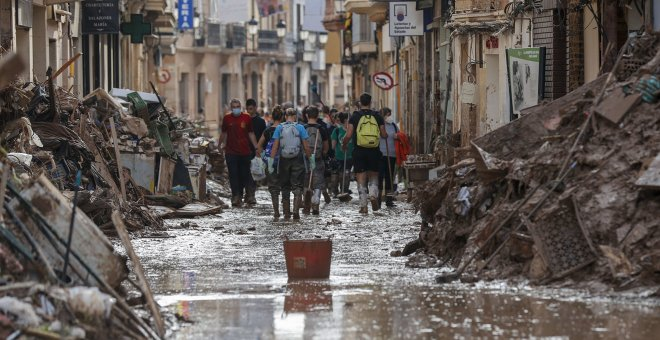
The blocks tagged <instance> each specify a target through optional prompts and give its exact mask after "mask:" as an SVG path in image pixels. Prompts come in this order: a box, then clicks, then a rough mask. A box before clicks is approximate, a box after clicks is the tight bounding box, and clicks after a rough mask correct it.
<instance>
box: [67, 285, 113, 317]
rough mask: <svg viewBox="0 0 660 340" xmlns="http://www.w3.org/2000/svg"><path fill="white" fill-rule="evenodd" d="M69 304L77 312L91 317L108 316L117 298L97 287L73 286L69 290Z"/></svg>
mask: <svg viewBox="0 0 660 340" xmlns="http://www.w3.org/2000/svg"><path fill="white" fill-rule="evenodd" d="M68 291H69V297H68V302H69V306H70V307H71V309H72V310H73V311H74V312H75V313H79V314H82V315H85V316H87V317H90V318H100V317H103V318H106V319H107V318H108V317H110V312H111V311H112V306H113V305H114V304H115V302H116V301H115V299H114V298H113V297H111V296H110V295H108V294H105V293H102V292H101V291H100V290H99V289H98V288H96V287H73V288H70V289H69V290H68Z"/></svg>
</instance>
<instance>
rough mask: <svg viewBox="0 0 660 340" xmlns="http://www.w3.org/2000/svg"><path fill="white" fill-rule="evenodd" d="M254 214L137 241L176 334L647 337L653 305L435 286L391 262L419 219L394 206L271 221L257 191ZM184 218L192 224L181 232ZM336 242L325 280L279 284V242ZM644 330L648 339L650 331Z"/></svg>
mask: <svg viewBox="0 0 660 340" xmlns="http://www.w3.org/2000/svg"><path fill="white" fill-rule="evenodd" d="M258 200H259V203H260V204H259V205H258V206H257V207H255V208H243V209H228V210H226V211H225V212H223V213H222V214H219V215H215V216H211V217H205V218H198V219H186V220H169V221H167V224H168V226H170V228H171V229H170V231H169V234H170V235H172V236H173V237H172V238H164V239H154V238H145V239H135V240H134V245H135V248H136V251H137V252H138V255H139V256H140V257H141V259H142V263H143V265H144V267H145V270H146V272H147V274H148V276H149V278H150V280H151V284H152V287H153V290H154V293H155V294H156V298H157V301H158V302H159V303H160V304H161V306H164V307H165V308H168V309H169V310H171V311H172V312H175V313H177V314H178V315H180V316H181V318H183V319H186V320H188V321H190V322H183V323H181V324H180V327H179V329H176V330H175V332H173V334H172V337H173V338H176V339H410V338H416V339H438V338H441V339H444V338H450V339H453V338H474V337H478V338H546V337H552V338H558V339H562V338H566V339H568V338H574V339H653V338H656V336H657V334H660V322H658V320H660V305H659V304H658V303H657V300H644V299H641V298H638V299H630V298H623V297H619V298H609V299H603V298H590V297H588V296H584V295H580V297H576V292H574V291H568V290H555V291H550V290H539V289H534V288H530V287H527V286H524V285H522V286H516V287H514V286H510V285H506V284H504V283H501V282H490V283H488V284H476V285H475V284H473V285H465V284H459V283H456V284H449V285H438V284H435V283H434V277H435V276H436V275H437V274H438V272H439V269H438V268H433V269H414V268H407V267H406V266H405V263H406V261H407V258H405V257H391V256H390V253H391V252H392V251H393V250H400V249H402V248H403V246H404V245H405V244H406V243H407V242H408V241H411V240H412V239H414V238H415V237H416V235H417V233H418V231H419V222H418V221H419V217H418V216H416V215H415V214H414V211H413V210H412V207H410V206H409V205H407V204H405V203H401V202H397V203H398V206H397V207H396V208H392V209H385V208H384V209H382V210H381V211H379V212H376V214H375V215H372V214H370V215H369V216H362V215H360V214H358V213H357V211H358V208H357V202H356V200H353V201H352V202H350V203H340V202H338V201H333V202H332V203H330V204H329V205H326V206H325V207H323V208H322V210H321V215H320V216H304V215H303V216H302V221H301V222H276V223H273V222H272V218H271V216H270V215H271V210H270V205H269V204H266V202H270V200H269V198H268V197H267V194H266V192H265V191H260V192H259V193H258ZM183 222H191V224H192V226H191V227H187V228H185V229H182V228H180V225H181V224H182V223H183ZM284 236H287V237H289V238H290V239H303V238H327V237H331V238H332V240H333V254H332V267H331V273H330V278H329V279H328V280H311V281H291V282H289V281H288V279H287V273H286V267H285V260H284V253H283V238H284ZM653 334H656V336H654V335H653Z"/></svg>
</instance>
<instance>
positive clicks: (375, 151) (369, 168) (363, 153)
mask: <svg viewBox="0 0 660 340" xmlns="http://www.w3.org/2000/svg"><path fill="white" fill-rule="evenodd" d="M381 137H382V138H387V132H386V131H385V120H384V119H383V117H382V116H381V115H380V114H379V113H378V112H376V111H374V110H372V109H371V95H370V94H368V93H363V94H362V95H361V96H360V110H358V111H355V112H353V115H352V116H351V119H350V120H349V121H348V131H347V132H346V136H344V138H343V140H342V148H344V151H346V150H347V148H348V141H349V140H350V139H351V138H353V141H354V142H355V149H354V150H353V171H354V172H355V177H356V179H357V182H358V193H359V195H360V196H359V197H360V213H362V214H367V213H368V212H369V209H368V208H367V203H368V202H367V200H369V201H371V208H372V210H373V211H376V210H378V209H379V208H380V207H379V206H378V171H379V169H380V159H381V157H382V156H383V155H382V154H381V153H380V149H379V144H380V138H381Z"/></svg>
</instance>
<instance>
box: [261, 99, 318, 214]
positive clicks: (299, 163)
mask: <svg viewBox="0 0 660 340" xmlns="http://www.w3.org/2000/svg"><path fill="white" fill-rule="evenodd" d="M297 121H298V115H297V113H296V110H294V109H287V110H286V122H284V123H282V124H280V125H278V126H277V128H275V132H274V133H273V138H274V139H275V141H274V142H273V147H272V151H271V155H270V158H271V159H273V160H274V159H275V155H278V156H279V157H280V159H279V162H278V164H277V172H278V174H279V179H280V187H281V190H282V210H283V211H284V219H287V220H288V219H290V218H291V205H290V202H291V201H290V193H291V192H293V219H294V220H299V219H300V208H301V205H302V194H303V181H304V178H305V171H306V163H307V160H308V159H309V158H310V157H311V155H312V152H311V150H310V148H309V144H308V142H307V141H308V139H309V135H308V134H307V130H305V127H304V126H303V125H301V124H298V123H297ZM273 171H275V169H274V164H273V162H272V161H269V162H268V172H269V173H270V172H273Z"/></svg>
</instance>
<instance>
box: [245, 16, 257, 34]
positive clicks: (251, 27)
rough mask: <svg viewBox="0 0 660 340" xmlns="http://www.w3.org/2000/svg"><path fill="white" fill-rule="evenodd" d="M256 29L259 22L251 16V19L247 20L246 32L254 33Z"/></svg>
mask: <svg viewBox="0 0 660 340" xmlns="http://www.w3.org/2000/svg"><path fill="white" fill-rule="evenodd" d="M258 29H259V22H257V20H256V19H255V18H254V16H253V17H252V20H250V21H249V22H248V34H249V35H255V34H257V30H258Z"/></svg>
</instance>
